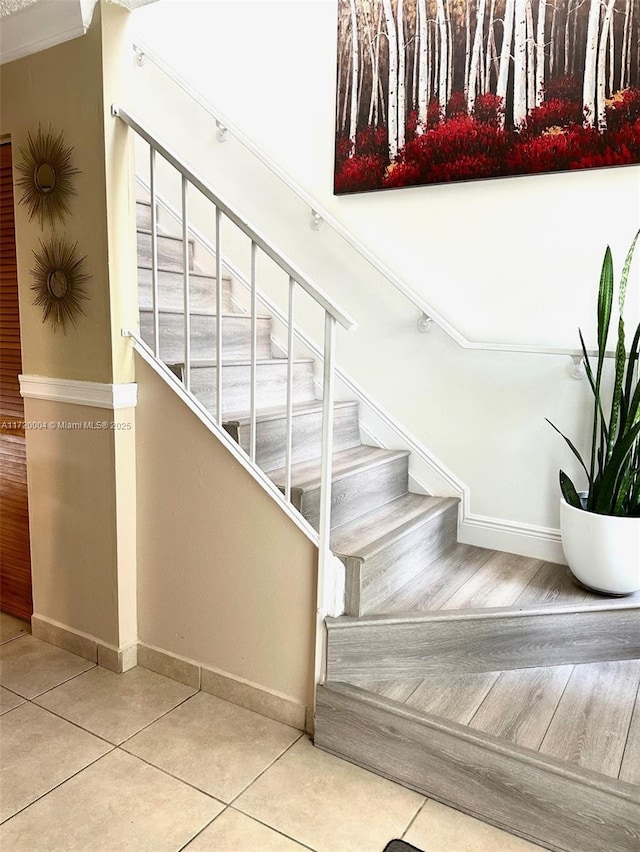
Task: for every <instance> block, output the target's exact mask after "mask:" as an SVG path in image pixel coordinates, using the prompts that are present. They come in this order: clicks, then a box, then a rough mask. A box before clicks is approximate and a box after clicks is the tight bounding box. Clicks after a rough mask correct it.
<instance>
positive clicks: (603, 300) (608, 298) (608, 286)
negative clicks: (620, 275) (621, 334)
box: [598, 246, 613, 372]
mask: <svg viewBox="0 0 640 852" xmlns="http://www.w3.org/2000/svg"><path fill="white" fill-rule="evenodd" d="M612 304H613V257H612V256H611V249H610V248H609V246H607V250H606V251H605V253H604V260H603V261H602V271H601V273H600V286H599V287H598V372H601V370H602V356H603V354H604V352H605V350H606V348H607V337H608V336H609V322H610V320H611V305H612Z"/></svg>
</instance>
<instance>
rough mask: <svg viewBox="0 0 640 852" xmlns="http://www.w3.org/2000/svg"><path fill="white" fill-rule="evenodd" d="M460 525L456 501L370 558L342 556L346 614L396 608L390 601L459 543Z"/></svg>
mask: <svg viewBox="0 0 640 852" xmlns="http://www.w3.org/2000/svg"><path fill="white" fill-rule="evenodd" d="M398 520H399V521H400V520H401V518H399V519H398ZM457 528H458V506H457V505H456V506H451V507H450V508H448V509H447V510H446V511H444V512H441V513H440V514H438V515H436V516H435V517H430V518H427V519H425V522H424V523H423V524H420V525H419V526H417V527H416V528H414V529H413V530H411V532H409V533H407V534H406V535H404V536H403V537H402V538H400V539H397V540H396V541H393V542H391V543H390V544H389V545H388V546H387V547H385V548H383V549H382V550H380V551H378V552H377V553H375V554H374V555H373V556H371V557H369V558H368V559H365V560H362V559H359V558H350V557H348V556H345V557H341V558H342V560H343V562H344V564H345V566H346V569H347V572H346V590H345V611H346V614H347V615H353V616H359V615H365V614H366V613H368V612H371V611H373V610H375V611H377V612H392V611H393V608H392V607H391V606H390V605H388V604H387V601H389V600H391V599H392V598H393V597H394V596H395V595H397V593H398V592H399V591H400V590H401V589H402V588H403V587H404V586H406V585H407V583H409V581H410V580H412V579H413V578H414V577H415V576H417V574H419V573H420V572H422V571H428V567H427V566H428V565H429V563H430V562H431V561H432V560H434V559H436V558H437V557H438V556H440V554H442V553H444V552H445V551H446V550H448V549H449V548H450V547H452V546H453V545H454V544H455V541H456V534H457Z"/></svg>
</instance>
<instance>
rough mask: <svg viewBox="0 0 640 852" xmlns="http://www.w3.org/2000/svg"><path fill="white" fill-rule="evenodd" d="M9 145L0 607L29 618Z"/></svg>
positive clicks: (4, 185) (0, 332) (3, 235)
mask: <svg viewBox="0 0 640 852" xmlns="http://www.w3.org/2000/svg"><path fill="white" fill-rule="evenodd" d="M13 211H14V208H13V180H12V171H11V145H9V144H4V145H0V609H2V610H3V611H4V612H8V613H10V614H11V615H15V616H17V617H18V618H26V619H30V618H31V614H32V612H33V603H32V598H31V555H30V549H29V509H28V503H27V459H26V448H25V428H24V403H23V400H22V397H21V396H20V385H19V382H18V375H19V373H20V372H21V371H22V355H21V351H20V314H19V310H18V272H17V264H16V235H15V222H14V212H13Z"/></svg>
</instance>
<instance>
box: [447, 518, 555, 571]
mask: <svg viewBox="0 0 640 852" xmlns="http://www.w3.org/2000/svg"><path fill="white" fill-rule="evenodd" d="M458 541H460V542H462V543H463V544H474V545H476V546H477V547H488V548H490V549H491V550H504V551H506V552H507V553H517V554H519V555H521V556H531V557H533V558H534V559H544V560H545V561H546V562H558V563H560V564H561V565H564V564H566V560H565V557H564V552H563V550H562V542H561V540H560V530H558V529H553V528H552V527H539V526H535V525H534V524H522V523H516V522H515V521H505V520H502V519H501V518H490V517H487V516H486V515H471V514H470V515H467V516H466V517H463V518H462V520H461V522H460V525H459V527H458Z"/></svg>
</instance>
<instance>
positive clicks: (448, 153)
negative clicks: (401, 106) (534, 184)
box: [384, 115, 506, 186]
mask: <svg viewBox="0 0 640 852" xmlns="http://www.w3.org/2000/svg"><path fill="white" fill-rule="evenodd" d="M505 139H506V136H505V133H504V132H503V131H502V130H500V129H499V128H498V127H496V126H492V125H490V124H485V123H482V122H479V121H476V120H475V119H473V118H471V117H470V116H468V115H460V116H455V117H454V118H451V119H448V120H447V121H443V122H442V123H440V124H439V125H438V126H437V127H436V128H434V129H433V130H429V131H427V132H426V133H424V134H423V135H422V136H417V137H416V138H415V139H414V140H413V141H412V142H408V143H407V144H406V145H405V147H404V149H403V150H402V151H401V152H400V154H399V156H398V165H397V166H396V167H395V168H394V169H390V170H388V171H387V176H386V177H385V181H384V186H406V185H407V183H408V178H409V176H410V175H415V177H414V178H413V181H412V182H413V183H415V182H420V183H435V182H440V181H452V180H466V179H469V178H472V177H489V176H490V175H492V174H498V173H499V163H500V160H501V158H502V154H503V150H504V145H505ZM398 169H400V171H399V172H398V173H397V174H396V172H397V171H398Z"/></svg>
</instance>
